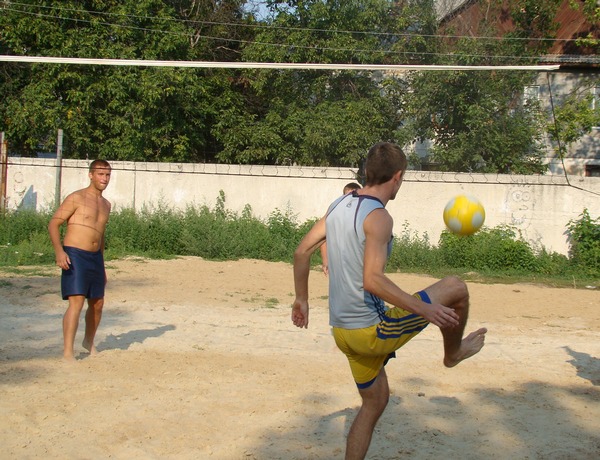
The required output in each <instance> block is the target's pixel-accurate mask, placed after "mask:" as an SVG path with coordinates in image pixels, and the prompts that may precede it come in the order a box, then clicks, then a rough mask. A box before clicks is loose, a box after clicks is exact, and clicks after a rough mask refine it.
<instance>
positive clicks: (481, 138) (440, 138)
mask: <svg viewBox="0 0 600 460" xmlns="http://www.w3.org/2000/svg"><path fill="white" fill-rule="evenodd" d="M482 3H483V2H482ZM559 3H560V2H559V1H558V0H551V1H546V0H525V1H509V2H507V3H506V4H502V5H501V4H500V3H499V2H492V3H488V2H486V4H485V5H486V8H487V7H489V9H488V10H484V11H488V12H489V14H487V15H486V16H484V18H483V20H482V21H481V22H480V23H479V24H475V25H472V26H473V30H469V31H468V32H469V34H471V35H468V34H467V32H465V31H464V30H461V29H460V28H459V27H457V26H454V27H451V26H448V25H444V24H442V28H441V31H443V32H444V34H446V35H447V36H449V37H459V38H449V39H446V40H443V41H442V40H440V42H439V43H438V45H437V47H438V50H439V53H437V54H435V59H434V61H435V62H436V63H439V64H455V65H501V64H514V63H515V60H516V63H518V64H528V63H534V62H535V59H534V58H535V57H536V56H538V55H539V54H541V53H543V52H544V50H545V49H546V48H547V46H548V45H547V43H546V42H545V41H544V40H532V39H534V38H548V37H552V36H553V33H554V31H555V29H556V27H557V24H555V23H554V22H553V21H552V19H553V18H554V15H555V14H556V11H557V8H558V6H559ZM501 7H506V8H507V10H506V11H508V12H509V14H511V16H512V19H513V23H514V25H515V28H514V30H513V31H511V32H509V33H507V34H505V35H504V37H503V38H501V39H498V38H495V37H496V35H497V30H498V27H499V26H498V24H497V22H496V21H497V18H499V17H500V16H501V14H500V13H501V11H500V9H499V8H501ZM486 37H489V38H486ZM535 76H536V75H535V74H533V73H531V72H523V71H477V72H475V71H472V72H460V71H453V72H435V73H434V72H429V73H427V72H419V73H412V74H411V75H410V77H409V85H410V87H411V88H412V89H413V92H412V93H411V95H410V98H408V100H407V102H406V114H407V120H406V122H405V124H404V126H403V130H404V131H405V133H406V134H405V137H406V138H410V137H411V136H414V137H415V138H417V139H421V140H423V139H430V140H433V148H432V149H431V152H430V153H431V160H432V161H433V162H434V163H437V164H438V167H439V169H441V170H445V171H473V172H495V173H515V174H535V173H542V172H544V171H545V169H546V166H545V165H543V162H542V159H543V156H544V150H543V145H542V137H543V132H544V128H545V122H544V116H545V115H544V114H543V113H542V112H541V109H540V107H539V105H538V104H537V103H536V102H533V101H527V100H524V97H523V96H524V94H523V90H524V87H525V86H527V85H530V84H532V83H533V81H534V78H535Z"/></svg>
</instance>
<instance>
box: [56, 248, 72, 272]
mask: <svg viewBox="0 0 600 460" xmlns="http://www.w3.org/2000/svg"><path fill="white" fill-rule="evenodd" d="M56 265H58V266H59V267H60V268H62V269H63V270H68V269H69V267H70V266H71V259H69V256H68V255H67V253H66V252H65V251H63V250H62V249H61V250H60V251H56Z"/></svg>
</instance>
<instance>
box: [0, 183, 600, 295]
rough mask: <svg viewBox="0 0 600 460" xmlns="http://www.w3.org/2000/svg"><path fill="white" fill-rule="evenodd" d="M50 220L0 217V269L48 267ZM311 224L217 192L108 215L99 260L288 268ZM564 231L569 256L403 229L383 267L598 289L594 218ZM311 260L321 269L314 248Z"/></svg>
mask: <svg viewBox="0 0 600 460" xmlns="http://www.w3.org/2000/svg"><path fill="white" fill-rule="evenodd" d="M51 216H52V213H51V212H34V211H25V210H23V211H14V212H9V213H6V214H4V215H2V216H0V267H5V269H4V271H10V270H11V269H14V268H15V267H20V266H27V265H33V266H43V265H51V264H53V263H54V251H53V249H52V245H51V244H50V240H49V238H48V231H47V225H48V221H49V219H50V217H51ZM313 224H314V220H309V221H306V222H303V223H299V222H298V220H297V216H296V215H295V214H294V213H293V212H292V211H291V210H290V209H285V210H280V209H275V210H274V211H273V212H272V213H271V214H270V215H269V216H268V217H267V218H266V219H259V218H257V217H254V216H253V214H252V208H251V207H250V206H248V205H247V206H246V207H245V208H244V210H243V211H242V212H241V213H239V214H238V213H235V212H232V211H230V210H227V208H226V206H225V194H224V193H223V192H221V193H220V195H219V197H218V198H217V201H216V204H215V206H214V207H213V208H210V207H208V206H201V207H192V206H190V207H188V208H186V209H184V210H176V209H171V208H169V207H167V206H165V205H163V204H160V205H158V206H157V207H156V208H154V209H143V210H141V211H139V212H135V211H134V210H132V209H122V210H116V211H114V212H113V213H112V214H111V217H110V221H109V223H108V226H107V230H106V242H105V244H106V245H105V247H106V249H105V258H106V260H111V259H120V258H123V257H128V256H139V257H147V258H163V259H167V258H173V257H177V256H199V257H203V258H205V259H209V260H236V259H259V260H267V261H283V262H288V263H291V262H292V260H293V252H294V249H295V248H296V246H297V245H298V243H299V242H300V240H301V239H302V237H303V236H304V235H305V234H306V232H307V231H308V230H309V229H310V227H311V226H312V225H313ZM567 231H568V234H569V237H570V243H571V251H570V253H569V256H568V257H566V256H563V255H561V254H556V253H549V252H547V251H545V250H544V249H543V248H542V249H535V248H533V247H532V246H531V245H530V244H529V243H528V242H527V241H525V240H524V239H523V238H522V237H521V235H520V234H518V232H517V231H516V230H515V229H514V228H511V227H507V226H500V227H496V228H491V229H488V228H484V229H482V230H481V231H479V232H478V233H476V234H475V235H471V236H468V237H460V236H457V235H454V234H452V233H448V232H444V233H442V235H441V237H440V240H439V242H438V243H437V245H434V244H432V243H431V241H430V240H429V237H428V235H427V234H418V233H416V232H414V231H412V230H411V229H410V228H409V226H408V224H404V225H403V226H402V227H401V228H400V229H399V233H398V234H397V235H395V237H394V247H393V250H392V254H391V256H390V259H389V262H388V270H389V271H404V272H413V273H427V274H430V275H432V276H434V277H441V276H445V275H448V274H457V275H461V276H463V277H465V278H466V279H469V280H473V281H479V282H490V281H494V282H498V281H502V282H518V281H527V282H537V283H544V284H550V285H557V286H571V287H572V286H577V287H579V286H585V285H595V286H597V285H598V280H599V278H600V219H598V218H597V219H595V220H594V219H592V218H591V217H590V215H589V213H588V211H587V210H586V209H584V210H583V213H582V214H581V215H580V218H579V219H578V220H574V221H571V222H570V223H569V225H568V228H567ZM313 263H314V264H315V265H320V264H321V259H320V254H319V251H316V252H315V255H314V256H313ZM267 304H269V302H267Z"/></svg>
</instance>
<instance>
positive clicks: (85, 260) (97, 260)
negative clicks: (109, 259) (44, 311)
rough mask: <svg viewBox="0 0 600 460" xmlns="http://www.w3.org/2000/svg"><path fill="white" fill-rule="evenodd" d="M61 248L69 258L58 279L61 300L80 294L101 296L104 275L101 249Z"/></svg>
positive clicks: (104, 279)
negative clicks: (69, 261) (65, 268)
mask: <svg viewBox="0 0 600 460" xmlns="http://www.w3.org/2000/svg"><path fill="white" fill-rule="evenodd" d="M63 249H64V250H65V252H66V253H67V255H68V256H69V259H71V266H70V267H69V269H68V270H63V271H62V277H61V280H60V287H61V292H62V298H63V300H67V299H68V298H69V297H70V296H72V295H82V296H85V297H86V299H101V298H103V297H104V286H105V283H106V278H105V276H106V275H105V272H104V256H103V254H102V251H101V250H98V251H96V252H90V251H84V250H83V249H78V248H73V247H71V246H65V247H64V248H63Z"/></svg>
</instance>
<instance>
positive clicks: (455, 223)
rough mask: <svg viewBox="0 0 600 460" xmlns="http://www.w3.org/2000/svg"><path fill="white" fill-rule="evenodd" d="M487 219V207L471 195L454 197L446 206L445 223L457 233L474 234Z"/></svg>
mask: <svg viewBox="0 0 600 460" xmlns="http://www.w3.org/2000/svg"><path fill="white" fill-rule="evenodd" d="M484 221H485V209H484V207H483V205H482V204H481V202H480V201H479V200H478V199H477V198H475V197H472V196H469V195H458V196H455V197H454V198H452V199H451V200H450V201H449V202H448V204H447V205H446V207H445V208H444V223H445V224H446V227H448V230H450V231H451V232H452V233H456V234H457V235H472V234H473V233H475V232H476V231H477V230H479V229H480V228H481V226H482V225H483V222H484Z"/></svg>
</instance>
